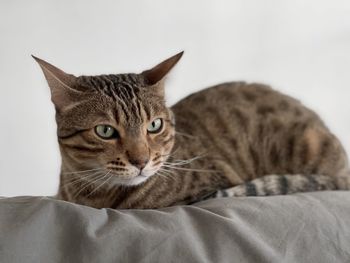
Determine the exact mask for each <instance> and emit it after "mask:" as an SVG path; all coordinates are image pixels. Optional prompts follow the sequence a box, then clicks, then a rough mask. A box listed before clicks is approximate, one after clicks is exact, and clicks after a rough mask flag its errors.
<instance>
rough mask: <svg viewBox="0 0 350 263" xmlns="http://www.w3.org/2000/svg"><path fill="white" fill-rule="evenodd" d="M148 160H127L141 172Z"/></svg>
mask: <svg viewBox="0 0 350 263" xmlns="http://www.w3.org/2000/svg"><path fill="white" fill-rule="evenodd" d="M148 161H149V159H148V158H138V159H129V163H131V164H132V165H134V166H136V167H137V168H138V169H140V170H142V169H143V168H145V166H146V165H147V163H148Z"/></svg>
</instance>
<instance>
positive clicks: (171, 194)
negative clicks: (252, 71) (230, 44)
mask: <svg viewBox="0 0 350 263" xmlns="http://www.w3.org/2000/svg"><path fill="white" fill-rule="evenodd" d="M181 55H182V53H180V54H178V55H176V56H174V57H171V58H170V59H168V60H166V61H164V62H162V63H161V64H159V65H157V66H156V67H154V68H152V69H151V70H148V71H145V72H143V73H141V74H121V75H102V76H91V77H89V76H88V77H86V76H81V77H74V76H73V75H69V74H66V73H64V72H63V71H61V70H59V69H57V68H56V67H54V66H52V65H50V64H48V63H47V62H45V61H43V60H40V59H38V58H36V60H37V61H38V63H39V64H40V66H41V67H42V69H43V71H44V74H45V77H46V79H47V81H48V83H49V86H50V88H51V93H52V101H53V102H54V104H55V107H56V120H57V125H58V140H59V145H60V151H61V155H62V169H61V170H62V171H61V180H60V188H59V193H58V197H59V198H61V199H64V200H67V201H71V202H76V203H80V204H85V205H89V206H93V207H97V208H101V207H112V208H158V207H164V206H170V205H175V204H186V203H190V202H192V201H194V200H197V199H200V198H201V197H203V196H205V195H207V194H210V193H212V192H215V191H216V190H219V189H225V188H229V187H233V186H239V185H240V186H239V187H236V188H232V189H233V190H230V191H231V192H232V195H251V194H255V195H268V194H277V193H290V192H296V191H307V190H321V189H337V188H347V186H344V184H346V183H347V182H348V179H347V178H348V177H345V179H344V174H347V172H348V164H347V157H346V154H345V152H344V150H343V148H342V146H341V144H340V143H339V141H338V140H337V138H336V137H335V136H334V135H333V134H332V133H330V132H329V130H328V129H327V127H326V126H325V125H324V123H323V122H322V121H321V120H320V118H319V117H318V116H317V115H316V114H315V113H314V112H313V111H311V110H309V109H307V108H306V107H304V106H303V105H302V104H301V103H300V102H299V101H297V100H295V99H293V98H290V97H288V96H286V95H283V94H281V93H279V92H277V91H274V90H272V89H271V88H270V87H268V86H265V85H261V84H247V83H243V82H232V83H225V84H221V85H217V86H215V87H211V88H208V89H205V90H202V91H200V92H197V93H194V94H192V95H190V96H188V97H187V98H184V99H183V100H181V101H180V102H178V103H177V104H176V105H174V106H173V107H172V108H171V109H169V108H167V107H166V106H165V102H164V91H163V78H164V76H165V75H166V74H167V73H168V72H169V71H170V70H171V68H172V67H173V66H174V65H175V64H176V63H177V61H178V60H179V59H180V57H181ZM174 116H175V119H176V131H175V121H174ZM155 118H162V119H163V120H164V121H163V125H164V127H163V130H162V132H161V133H159V134H151V133H147V131H146V127H147V125H148V124H149V123H150V122H152V120H154V119H155ZM99 124H108V125H111V126H112V127H114V128H116V130H117V131H118V133H119V137H118V138H117V139H113V140H103V139H101V138H99V137H98V136H97V135H96V133H95V130H94V127H95V126H96V125H99ZM174 144H175V145H174ZM193 158H195V159H193ZM186 160H189V161H186ZM135 163H136V164H138V163H147V165H146V167H145V168H144V170H145V171H147V169H148V170H149V171H148V174H147V176H146V177H147V179H142V180H144V181H143V182H142V183H140V181H137V180H138V179H139V177H138V176H137V175H138V174H139V172H140V170H139V169H137V165H135ZM97 168H103V170H94V169H97ZM89 170H92V171H89ZM273 175H280V176H273ZM287 175H288V176H287ZM293 175H294V176H293ZM314 175H321V176H326V177H325V178H326V179H324V177H317V176H316V179H315V178H314ZM340 175H342V176H343V177H342V178H343V179H342V180H341V184H342V185H340V186H339V185H333V184H332V182H331V181H332V180H328V178H336V177H338V176H340ZM136 177H137V178H136ZM135 180H136V181H135ZM252 180H253V181H252ZM310 182H311V183H310ZM337 182H338V183H339V182H340V181H339V180H338V181H337ZM242 183H245V184H244V185H242ZM318 183H319V184H318ZM331 184H332V185H331ZM310 185H311V186H312V187H310ZM321 186H322V187H321ZM288 187H289V188H288ZM293 189H294V190H293ZM231 192H223V193H224V195H230V193H231ZM233 192H234V193H233Z"/></svg>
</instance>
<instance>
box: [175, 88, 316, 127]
mask: <svg viewBox="0 0 350 263" xmlns="http://www.w3.org/2000/svg"><path fill="white" fill-rule="evenodd" d="M172 109H173V111H174V113H175V115H176V119H177V121H179V122H180V124H181V122H182V121H185V120H186V121H185V122H187V121H189V119H188V117H189V118H190V121H191V122H192V121H194V122H197V121H198V122H204V124H206V125H209V126H212V124H214V123H216V124H218V123H217V122H218V121H219V120H221V121H223V122H224V123H221V124H222V126H227V125H230V123H231V124H232V125H234V126H235V127H236V129H241V130H242V129H243V130H244V131H245V132H248V130H250V128H252V127H250V126H254V125H256V124H257V123H259V122H263V123H266V121H268V120H270V119H272V120H273V122H274V126H278V124H277V120H279V121H280V122H283V123H288V122H297V121H302V120H307V121H308V122H316V123H317V124H318V125H323V124H322V121H321V120H320V119H319V117H318V116H317V114H315V113H314V112H313V111H311V110H309V109H308V108H306V107H305V106H303V105H302V104H301V103H300V102H299V101H298V100H296V99H294V98H292V97H290V96H287V95H284V94H282V93H280V92H278V91H276V90H274V89H272V88H271V87H269V86H266V85H263V84H256V83H251V84H248V83H245V82H228V83H223V84H220V85H216V86H213V87H210V88H207V89H204V90H201V91H199V92H196V93H193V94H191V95H189V96H188V97H186V98H184V99H182V100H181V101H179V102H178V103H177V104H175V105H174V106H173V107H172ZM190 116H191V117H192V118H191V117H190ZM230 120H234V122H230ZM236 121H238V122H236ZM226 122H227V123H226ZM210 123H212V124H210ZM225 123H226V124H225ZM224 124H225V125H224ZM219 126H220V125H219ZM222 128H225V127H222Z"/></svg>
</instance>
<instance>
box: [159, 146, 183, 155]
mask: <svg viewBox="0 0 350 263" xmlns="http://www.w3.org/2000/svg"><path fill="white" fill-rule="evenodd" d="M179 150H180V147H177V148H176V149H175V150H174V151H172V152H170V153H168V154H161V155H160V156H162V157H163V156H167V157H169V156H173V155H174V154H175V153H177V152H178V151H179Z"/></svg>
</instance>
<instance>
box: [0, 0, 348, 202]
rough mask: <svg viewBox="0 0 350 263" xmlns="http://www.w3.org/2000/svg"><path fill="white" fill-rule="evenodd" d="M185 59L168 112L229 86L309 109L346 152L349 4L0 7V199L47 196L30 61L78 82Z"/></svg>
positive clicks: (44, 125)
mask: <svg viewBox="0 0 350 263" xmlns="http://www.w3.org/2000/svg"><path fill="white" fill-rule="evenodd" d="M181 50H185V55H184V57H183V59H182V61H181V62H180V63H179V64H178V66H177V67H176V69H175V70H174V71H173V72H172V74H171V76H170V77H169V79H168V86H167V98H168V102H169V104H173V103H174V102H176V101H178V100H179V99H181V98H182V97H184V96H185V95H187V94H189V93H191V92H194V91H196V90H199V89H202V88H204V87H207V86H209V85H212V84H217V83H219V82H224V81H231V80H246V81H249V82H250V81H254V82H264V83H268V84H271V85H273V86H274V87H275V88H277V89H279V90H281V91H283V92H285V93H288V94H290V95H292V96H295V97H297V98H299V99H301V100H302V101H303V102H304V103H305V104H306V105H308V106H309V107H311V108H313V109H315V110H316V111H317V112H319V113H320V115H321V116H322V117H323V118H324V120H325V121H326V122H327V123H328V125H329V126H330V127H331V128H332V130H333V131H334V133H335V134H336V135H337V136H339V137H340V139H341V140H342V142H343V143H344V145H345V147H346V149H347V151H348V152H349V151H350V137H349V136H350V135H349V134H350V114H349V113H350V1H348V0H347V1H346V0H344V1H330V0H329V1H321V0H309V1H305V0H290V1H286V0H285V1H280V0H275V1H272V0H264V1H261V0H254V1H250V0H241V1H239V0H227V1H224V0H223V1H220V0H215V1H212V0H208V1H206V0H195V1H194V0H191V1H189V0H176V1H175V0H174V1H164V0H152V1H151V0H149V1H115V0H114V1H112V0H110V1H87V0H80V1H67V0H66V1H48V0H42V1H33V0H32V1H25V0H23V1H14V0H12V1H10V0H7V1H6V0H3V1H1V2H0V121H1V122H0V128H1V129H0V196H1V195H2V196H13V195H51V194H54V193H55V192H56V189H57V185H58V174H59V166H60V157H59V152H58V145H57V140H56V134H55V132H56V124H55V120H54V108H53V106H52V104H51V102H50V97H49V90H48V88H47V85H46V83H45V80H44V77H43V75H42V72H41V71H40V69H39V67H38V65H37V64H36V63H35V62H34V60H33V59H32V58H31V57H30V54H34V55H36V56H38V57H40V58H43V59H45V60H47V61H49V62H51V63H53V64H55V65H57V66H58V67H60V68H62V69H63V70H65V71H67V72H70V73H73V74H76V75H79V74H86V75H88V74H91V75H92V74H101V73H122V72H140V71H142V70H144V69H146V68H148V67H151V66H153V65H155V64H156V63H158V62H160V61H161V60H163V59H165V58H167V57H169V56H171V55H173V54H175V53H176V52H178V51H181Z"/></svg>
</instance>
